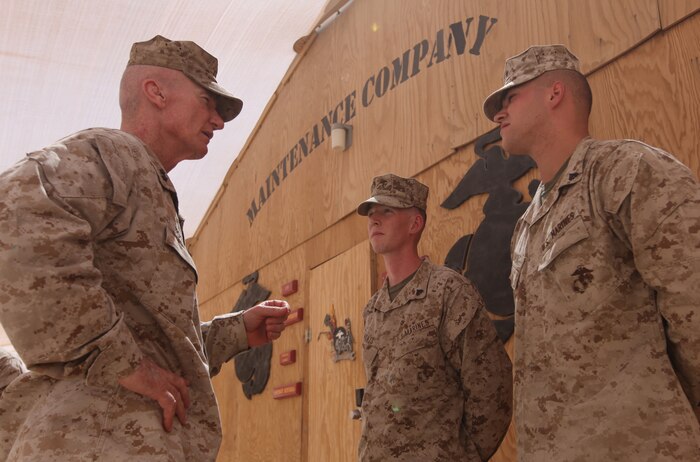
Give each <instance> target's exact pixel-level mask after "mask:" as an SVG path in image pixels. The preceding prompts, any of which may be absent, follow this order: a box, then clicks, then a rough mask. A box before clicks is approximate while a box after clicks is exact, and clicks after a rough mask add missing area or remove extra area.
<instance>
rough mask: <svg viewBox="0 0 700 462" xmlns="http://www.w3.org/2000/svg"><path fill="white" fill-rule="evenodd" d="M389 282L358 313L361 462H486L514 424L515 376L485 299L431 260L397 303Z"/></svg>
mask: <svg viewBox="0 0 700 462" xmlns="http://www.w3.org/2000/svg"><path fill="white" fill-rule="evenodd" d="M387 284H388V283H385V284H384V287H383V288H382V289H381V290H379V291H378V292H377V293H376V294H374V296H373V297H372V298H371V299H370V301H369V302H368V304H367V306H366V308H365V312H364V318H365V334H364V341H363V356H364V364H365V370H366V373H367V381H368V383H367V387H366V389H365V395H364V399H363V403H362V416H363V421H362V436H361V439H360V448H359V455H360V460H361V461H363V462H370V461H377V462H379V461H382V462H384V461H392V460H394V461H408V460H411V461H414V460H415V461H417V460H421V461H423V460H425V461H449V462H452V461H458V460H459V461H482V460H488V458H489V457H490V456H491V455H492V453H493V452H494V451H495V450H496V448H497V447H498V445H499V443H500V441H501V440H502V438H503V436H504V435H505V433H506V431H507V429H508V424H509V423H510V417H511V400H512V375H511V364H510V360H509V359H508V355H507V354H506V352H505V349H504V348H503V344H502V343H501V341H500V340H499V338H498V337H497V335H496V331H495V329H494V328H493V326H492V324H491V321H490V320H489V318H488V316H487V315H486V312H485V311H484V309H483V304H482V301H481V297H480V296H479V294H478V293H477V291H476V289H475V288H474V286H473V285H472V284H470V283H469V282H467V281H466V280H465V279H464V278H463V277H462V276H461V275H459V274H457V273H455V272H454V271H452V270H450V269H447V268H444V267H439V266H436V265H433V264H432V263H430V262H428V261H424V262H423V263H422V264H421V266H420V267H419V269H418V271H417V272H416V274H415V276H414V277H413V279H412V280H411V281H410V282H409V283H408V284H407V285H406V286H405V287H404V288H403V290H401V292H399V294H398V295H397V296H396V298H395V299H394V300H393V301H391V300H389V293H388V285H387Z"/></svg>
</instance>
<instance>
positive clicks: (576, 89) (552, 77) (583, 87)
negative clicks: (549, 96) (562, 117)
mask: <svg viewBox="0 0 700 462" xmlns="http://www.w3.org/2000/svg"><path fill="white" fill-rule="evenodd" d="M557 81H560V82H562V83H564V85H565V86H566V88H567V89H569V91H570V94H571V95H572V96H573V98H574V102H575V103H576V106H577V107H578V108H580V109H581V110H582V111H583V112H584V113H585V115H586V116H589V115H591V109H592V108H593V92H592V91H591V86H590V85H589V84H588V79H586V77H585V76H584V75H583V74H581V73H579V72H576V71H572V70H569V69H558V70H556V71H550V72H546V73H545V74H543V75H542V79H541V84H542V85H544V86H549V85H551V84H553V83H554V82H557Z"/></svg>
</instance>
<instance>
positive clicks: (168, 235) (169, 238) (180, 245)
mask: <svg viewBox="0 0 700 462" xmlns="http://www.w3.org/2000/svg"><path fill="white" fill-rule="evenodd" d="M171 227H172V228H175V229H172V228H171ZM165 243H166V244H167V245H168V246H169V247H170V248H171V249H173V250H174V251H175V253H176V254H177V255H178V256H179V257H180V258H181V259H182V260H183V261H184V262H185V263H186V264H187V265H188V266H189V267H190V268H191V269H192V272H193V273H194V277H195V282H196V281H197V278H198V274H197V267H196V266H195V264H194V260H192V256H191V255H190V253H189V252H188V251H187V248H186V247H185V244H184V242H183V239H182V232H181V231H180V228H179V225H178V224H175V223H170V224H169V225H168V226H166V228H165Z"/></svg>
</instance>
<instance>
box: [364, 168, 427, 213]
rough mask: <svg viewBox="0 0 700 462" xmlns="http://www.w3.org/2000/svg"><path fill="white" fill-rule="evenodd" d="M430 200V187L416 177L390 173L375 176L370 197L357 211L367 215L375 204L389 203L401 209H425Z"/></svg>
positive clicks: (390, 205)
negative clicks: (403, 176)
mask: <svg viewBox="0 0 700 462" xmlns="http://www.w3.org/2000/svg"><path fill="white" fill-rule="evenodd" d="M427 202H428V187H427V186H426V185H424V184H423V183H421V182H420V181H418V180H416V179H414V178H402V177H400V176H397V175H394V174H393V173H388V174H386V175H382V176H377V177H374V179H373V180H372V187H371V192H370V198H369V199H367V200H366V201H364V202H363V203H361V204H360V205H359V207H358V208H357V213H359V214H360V215H363V216H364V215H367V213H368V212H369V208H370V207H371V206H372V205H374V204H382V205H388V206H389V207H396V208H400V209H407V208H409V207H418V208H419V209H421V210H423V211H425V209H426V207H427Z"/></svg>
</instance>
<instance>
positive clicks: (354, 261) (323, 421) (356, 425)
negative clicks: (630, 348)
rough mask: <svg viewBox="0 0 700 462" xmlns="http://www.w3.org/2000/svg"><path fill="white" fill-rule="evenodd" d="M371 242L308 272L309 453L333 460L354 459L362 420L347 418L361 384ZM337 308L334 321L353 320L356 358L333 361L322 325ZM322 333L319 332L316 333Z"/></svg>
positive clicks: (363, 379) (363, 380)
mask: <svg viewBox="0 0 700 462" xmlns="http://www.w3.org/2000/svg"><path fill="white" fill-rule="evenodd" d="M370 261H371V260H370V247H369V243H368V241H364V242H361V243H360V244H357V245H356V246H355V247H353V248H351V249H349V250H348V251H346V252H344V253H342V254H340V255H338V256H337V257H335V258H333V259H332V260H329V261H327V262H326V263H324V264H322V265H320V266H318V267H316V268H314V269H313V270H312V271H311V274H310V276H309V283H310V284H309V308H310V309H309V311H310V316H309V325H310V327H311V332H312V338H311V343H310V344H309V376H308V384H309V386H308V391H307V393H308V394H307V398H308V402H309V421H308V459H307V460H309V461H311V460H318V461H321V460H327V461H334V462H346V461H347V462H351V461H355V460H357V445H358V444H359V441H360V430H361V422H360V421H359V420H351V419H350V411H352V410H353V409H355V408H356V406H355V389H357V388H364V386H365V383H366V379H365V372H364V368H363V365H362V332H363V327H364V323H363V320H362V310H363V308H364V306H365V304H366V303H367V300H369V298H370V296H371V295H372V288H371V286H372V282H371V279H372V277H371V271H370ZM331 307H333V309H334V310H335V315H336V321H337V323H338V325H343V324H344V320H345V318H349V319H350V321H351V324H352V332H353V336H354V342H353V343H354V345H353V346H354V351H355V359H354V360H352V361H338V362H334V361H333V359H332V358H333V349H332V346H331V342H330V340H329V339H328V337H327V336H326V335H325V334H322V332H324V331H328V327H327V326H325V325H324V324H323V320H324V317H325V316H326V314H328V313H330V312H331ZM319 335H320V337H319Z"/></svg>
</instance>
